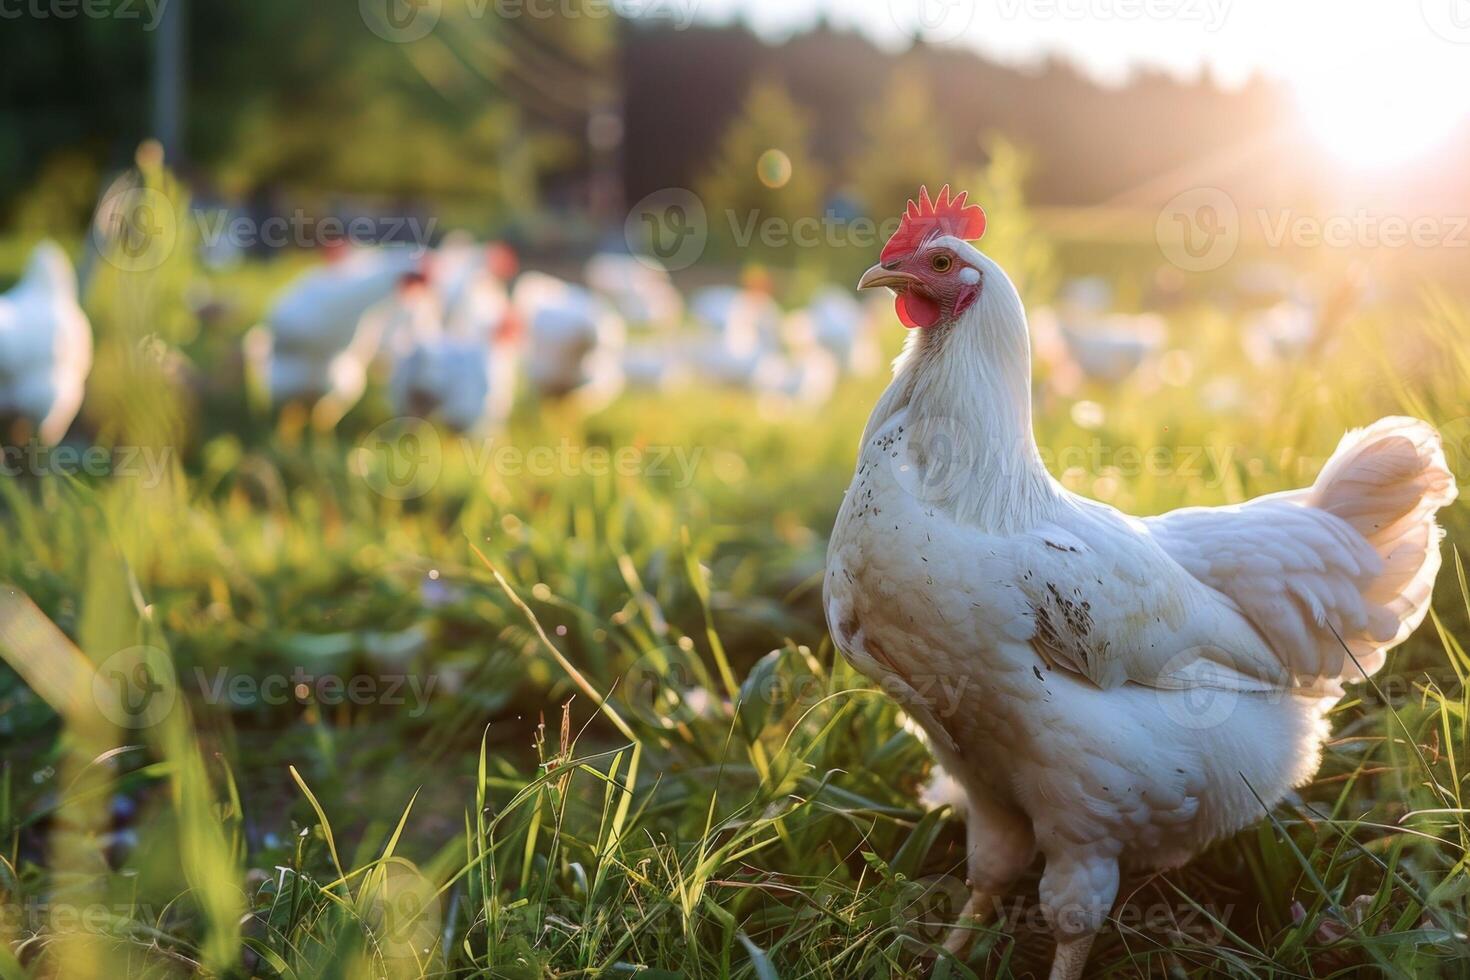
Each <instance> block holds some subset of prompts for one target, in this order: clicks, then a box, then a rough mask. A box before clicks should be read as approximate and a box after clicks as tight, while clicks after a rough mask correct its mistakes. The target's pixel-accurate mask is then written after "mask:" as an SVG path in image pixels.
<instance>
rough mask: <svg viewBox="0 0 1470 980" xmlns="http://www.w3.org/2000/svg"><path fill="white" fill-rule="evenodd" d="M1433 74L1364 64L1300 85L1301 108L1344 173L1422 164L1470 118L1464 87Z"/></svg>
mask: <svg viewBox="0 0 1470 980" xmlns="http://www.w3.org/2000/svg"><path fill="white" fill-rule="evenodd" d="M1406 57H1407V56H1403V55H1401V56H1399V59H1396V60H1401V59H1405V58H1406ZM1426 74H1428V73H1427V72H1426V71H1425V69H1424V68H1423V66H1414V65H1412V64H1408V63H1402V62H1401V63H1400V64H1398V65H1396V66H1394V67H1390V66H1389V65H1387V64H1385V62H1384V60H1382V59H1378V58H1374V59H1365V64H1364V65H1361V66H1349V67H1346V68H1343V67H1336V68H1334V69H1333V70H1331V71H1323V72H1321V73H1313V74H1312V75H1311V76H1310V77H1307V78H1304V79H1302V80H1299V81H1297V83H1296V86H1295V87H1296V96H1297V105H1298V107H1299V109H1300V112H1301V114H1302V117H1303V120H1304V121H1305V123H1306V125H1307V128H1308V130H1309V131H1310V132H1311V134H1312V136H1313V137H1314V138H1315V139H1316V140H1317V142H1318V143H1319V144H1320V145H1321V146H1322V147H1323V149H1325V150H1327V151H1328V152H1329V153H1331V154H1332V155H1333V156H1334V157H1335V158H1336V159H1337V160H1338V161H1339V163H1340V164H1341V165H1342V166H1343V167H1344V168H1345V169H1349V170H1355V171H1381V170H1385V169H1389V168H1392V167H1396V166H1400V165H1404V164H1409V163H1415V162H1419V161H1422V160H1425V159H1428V158H1431V157H1432V155H1433V154H1434V153H1435V152H1436V151H1437V150H1439V149H1441V148H1442V147H1443V146H1444V145H1445V143H1446V140H1447V137H1448V136H1449V135H1450V134H1451V133H1452V132H1453V131H1454V129H1455V128H1456V126H1458V125H1459V123H1460V121H1461V119H1462V118H1463V116H1464V113H1465V100H1464V97H1463V96H1464V93H1463V91H1462V89H1460V88H1459V87H1457V86H1451V85H1450V84H1449V82H1448V81H1447V80H1440V79H1435V78H1428V77H1426Z"/></svg>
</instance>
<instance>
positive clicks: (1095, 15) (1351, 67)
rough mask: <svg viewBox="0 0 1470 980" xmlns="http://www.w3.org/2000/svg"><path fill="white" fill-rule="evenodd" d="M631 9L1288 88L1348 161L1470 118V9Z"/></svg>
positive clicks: (1400, 152) (665, 4)
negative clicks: (825, 25)
mask: <svg viewBox="0 0 1470 980" xmlns="http://www.w3.org/2000/svg"><path fill="white" fill-rule="evenodd" d="M619 3H620V5H621V6H623V7H624V8H625V9H629V10H630V12H637V11H639V10H642V11H644V12H647V13H650V14H652V15H654V16H658V15H660V14H662V15H663V16H665V17H668V16H675V17H677V18H679V19H687V17H688V15H689V13H690V12H692V13H693V15H694V17H695V18H697V19H698V20H700V21H704V22H716V23H719V22H728V21H729V20H730V19H732V18H734V17H740V18H742V19H744V20H745V21H746V22H747V23H749V24H750V25H751V26H752V27H753V28H755V29H756V30H757V31H758V32H760V33H761V34H763V35H765V36H767V37H770V38H780V37H783V36H786V35H789V34H791V33H793V32H796V31H800V30H802V29H804V28H806V27H809V26H811V24H812V23H813V22H814V21H815V19H816V18H817V16H818V15H819V14H825V15H826V16H827V18H828V19H829V20H830V21H831V22H833V23H834V24H837V25H838V26H841V27H852V28H857V29H859V30H861V31H862V32H863V33H865V34H867V35H868V36H870V37H872V38H873V39H874V40H875V41H877V42H879V43H883V44H888V45H895V46H898V45H902V44H904V43H905V42H906V40H907V38H908V37H910V36H912V34H913V33H914V32H915V30H916V29H917V30H918V32H919V33H921V34H923V35H924V36H926V37H928V38H929V39H930V40H932V41H934V42H936V43H955V44H964V45H969V46H972V47H974V48H977V49H979V50H981V51H983V52H984V53H985V54H987V55H989V56H991V57H993V58H997V59H1000V60H1004V61H1008V62H1012V63H1025V62H1034V61H1037V60H1039V59H1041V58H1044V57H1046V56H1047V55H1049V54H1060V55H1064V56H1065V57H1067V58H1068V59H1069V60H1071V61H1074V62H1075V63H1077V64H1079V65H1080V66H1081V67H1082V68H1084V69H1085V70H1086V71H1088V72H1089V73H1091V74H1092V75H1094V76H1095V77H1097V78H1099V79H1101V80H1104V81H1120V80H1123V79H1125V78H1126V77H1127V75H1128V73H1129V72H1130V71H1131V70H1132V69H1134V68H1136V67H1139V66H1148V67H1152V68H1160V69H1164V70H1168V71H1172V72H1175V73H1179V74H1184V75H1196V74H1197V73H1198V72H1199V71H1200V70H1201V68H1203V67H1208V68H1209V69H1210V71H1211V72H1212V73H1213V74H1214V76H1215V77H1216V78H1217V79H1219V80H1221V81H1222V82H1224V83H1226V84H1238V83H1240V82H1242V81H1244V80H1245V79H1246V78H1248V77H1249V76H1250V75H1251V74H1252V73H1253V72H1258V71H1259V72H1263V73H1265V74H1266V75H1268V76H1270V77H1273V78H1276V79H1279V80H1282V81H1285V82H1287V83H1289V84H1290V85H1291V86H1292V88H1293V90H1294V91H1295V92H1296V93H1297V97H1298V102H1299V104H1300V106H1301V108H1302V111H1303V115H1304V117H1305V118H1306V120H1307V123H1308V125H1309V127H1310V129H1311V130H1312V131H1313V132H1314V133H1315V134H1316V135H1317V136H1318V137H1319V139H1320V140H1321V142H1322V143H1323V144H1324V145H1325V146H1326V147H1327V148H1328V149H1330V150H1332V151H1334V152H1335V153H1336V154H1337V155H1338V156H1339V157H1340V158H1342V160H1343V162H1344V163H1349V164H1352V165H1355V166H1363V167H1365V168H1372V167H1376V166H1381V165H1391V164H1393V163H1395V162H1398V161H1400V160H1403V159H1407V158H1410V157H1412V156H1415V155H1419V154H1421V153H1424V152H1428V151H1430V150H1432V149H1433V147H1434V146H1435V145H1436V144H1437V143H1438V142H1439V141H1441V140H1442V139H1443V138H1444V137H1445V135H1446V134H1447V133H1448V131H1449V130H1450V129H1452V128H1453V127H1454V126H1455V125H1456V123H1458V122H1459V121H1460V120H1461V119H1463V118H1464V117H1465V116H1466V115H1467V114H1470V0H619Z"/></svg>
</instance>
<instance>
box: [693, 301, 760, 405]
mask: <svg viewBox="0 0 1470 980" xmlns="http://www.w3.org/2000/svg"><path fill="white" fill-rule="evenodd" d="M689 312H690V314H691V316H692V318H693V321H694V327H695V329H696V330H697V331H699V334H700V339H699V341H698V342H697V343H696V345H695V349H694V353H693V359H694V363H695V368H696V370H697V371H698V372H699V374H700V376H701V377H703V378H706V379H708V380H710V381H713V382H715V383H717V384H723V385H728V386H731V387H738V388H749V387H750V386H751V383H752V381H753V379H754V377H755V372H756V367H757V365H758V364H759V363H760V361H761V359H762V358H763V357H765V356H767V355H768V354H772V353H774V352H776V351H777V350H778V349H779V347H780V339H779V338H780V334H781V320H782V316H781V307H780V306H778V305H777V304H776V301H775V300H774V299H772V298H771V296H770V294H769V293H768V292H767V291H766V290H764V289H758V288H757V289H752V288H747V287H742V286H708V287H705V288H704V289H700V290H698V291H697V292H695V293H694V295H693V296H692V297H691V298H690V301H689Z"/></svg>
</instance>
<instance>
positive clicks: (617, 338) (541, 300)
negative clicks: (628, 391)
mask: <svg viewBox="0 0 1470 980" xmlns="http://www.w3.org/2000/svg"><path fill="white" fill-rule="evenodd" d="M511 305H512V306H513V307H514V308H515V311H516V314H517V315H518V316H519V318H520V322H521V325H522V327H523V328H524V330H525V334H526V340H525V344H526V372H525V373H526V380H527V381H528V382H529V383H530V385H531V387H532V388H533V389H534V390H535V391H536V392H537V393H538V394H539V395H541V396H542V397H546V398H564V397H567V396H571V395H575V396H576V398H577V400H578V401H579V402H580V403H581V404H582V406H583V407H584V408H586V409H589V410H590V409H595V408H599V407H601V406H603V405H606V404H607V403H608V402H610V401H611V400H612V399H613V398H615V397H617V395H618V393H619V392H621V391H622V388H623V364H622V357H623V346H624V343H625V340H626V335H627V328H626V326H625V325H624V323H623V318H622V317H620V316H619V315H618V313H617V311H616V310H614V309H613V308H612V307H610V306H609V305H608V304H607V303H606V302H605V301H604V300H603V299H602V298H601V297H598V296H595V295H593V294H592V293H591V292H589V291H588V290H586V289H583V288H582V287H581V286H574V285H572V284H571V283H568V282H564V281H562V280H560V279H557V278H555V277H554V276H549V275H546V274H545V273H542V272H526V273H523V274H522V275H521V277H520V278H519V279H517V280H516V284H515V288H514V290H512V292H511Z"/></svg>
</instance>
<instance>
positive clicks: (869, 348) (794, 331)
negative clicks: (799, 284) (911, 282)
mask: <svg viewBox="0 0 1470 980" xmlns="http://www.w3.org/2000/svg"><path fill="white" fill-rule="evenodd" d="M884 316H885V314H884V313H883V311H882V308H881V306H880V305H879V304H875V303H871V302H870V303H860V302H858V301H857V300H856V299H854V298H853V295H852V292H851V291H850V290H847V289H841V288H839V287H837V286H824V287H822V288H821V289H820V290H818V291H817V293H816V295H815V296H813V297H812V300H811V302H810V303H808V304H807V305H806V306H805V307H803V308H802V309H800V310H796V311H795V312H792V313H789V314H787V316H786V322H785V325H784V327H783V330H782V332H783V333H784V334H785V335H786V336H787V337H788V338H790V337H792V336H793V335H808V336H810V337H811V338H812V340H813V341H815V342H816V343H817V344H818V345H819V346H821V347H822V348H823V349H824V350H826V351H828V352H829V353H831V355H832V357H833V358H834V359H835V360H836V364H837V368H838V370H839V371H840V372H841V373H843V374H847V375H852V376H855V377H864V376H866V375H869V374H872V373H873V372H874V371H876V370H877V369H878V366H879V364H880V363H881V361H882V357H883V355H882V352H881V351H880V350H879V348H878V322H879V320H880V318H883V317H884Z"/></svg>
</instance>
